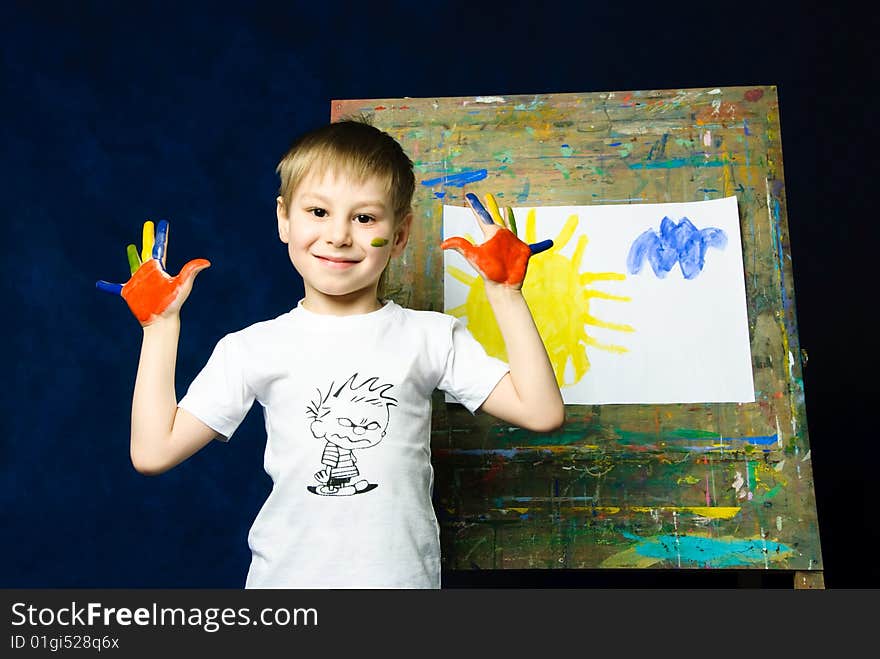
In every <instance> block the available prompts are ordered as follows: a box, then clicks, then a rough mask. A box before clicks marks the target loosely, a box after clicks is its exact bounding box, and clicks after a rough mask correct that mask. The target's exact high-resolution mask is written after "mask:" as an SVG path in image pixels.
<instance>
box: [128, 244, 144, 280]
mask: <svg viewBox="0 0 880 659" xmlns="http://www.w3.org/2000/svg"><path fill="white" fill-rule="evenodd" d="M125 251H126V253H127V254H128V268H129V270H131V274H134V273H136V272H137V270H138V268H140V267H141V257H140V256H138V251H137V247H135V246H134V245H129V246H128V247H126V248H125Z"/></svg>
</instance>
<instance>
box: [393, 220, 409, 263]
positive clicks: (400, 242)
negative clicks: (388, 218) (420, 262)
mask: <svg viewBox="0 0 880 659" xmlns="http://www.w3.org/2000/svg"><path fill="white" fill-rule="evenodd" d="M412 220H413V214H412V212H409V213H407V214H406V216H405V217H404V218H403V220H401V222H400V226H398V227H397V229H396V230H395V231H394V247H392V248H391V256H399V255H400V254H401V253H402V252H403V249H404V248H405V247H406V243H407V241H408V240H409V232H410V229H412Z"/></svg>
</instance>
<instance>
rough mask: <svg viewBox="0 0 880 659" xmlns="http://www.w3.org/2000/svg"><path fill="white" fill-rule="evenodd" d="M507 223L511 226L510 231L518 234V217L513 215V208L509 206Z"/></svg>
mask: <svg viewBox="0 0 880 659" xmlns="http://www.w3.org/2000/svg"><path fill="white" fill-rule="evenodd" d="M507 224H508V225H509V226H510V231H511V233H513V235H514V236H515V235H516V219H515V218H514V217H513V209H512V208H511V207H510V206H508V207H507Z"/></svg>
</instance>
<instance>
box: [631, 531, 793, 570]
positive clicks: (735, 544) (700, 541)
mask: <svg viewBox="0 0 880 659" xmlns="http://www.w3.org/2000/svg"><path fill="white" fill-rule="evenodd" d="M623 535H624V536H626V537H627V538H629V539H630V540H638V541H639V544H637V545H636V546H635V550H636V552H637V553H638V554H639V555H640V556H647V557H648V558H657V559H660V560H665V561H673V562H674V561H678V560H681V561H682V562H683V563H684V562H687V563H695V564H697V565H707V564H708V565H712V566H713V567H735V566H737V565H751V564H754V563H763V562H764V561H765V560H767V559H768V558H769V555H771V554H772V555H777V556H778V555H780V554H786V553H788V552H790V551H791V548H790V547H788V546H786V545H784V544H782V543H779V542H764V541H761V540H722V539H719V538H703V537H692V536H687V535H678V536H675V535H657V536H654V537H652V538H640V537H639V536H637V535H633V534H631V533H626V532H624V534H623Z"/></svg>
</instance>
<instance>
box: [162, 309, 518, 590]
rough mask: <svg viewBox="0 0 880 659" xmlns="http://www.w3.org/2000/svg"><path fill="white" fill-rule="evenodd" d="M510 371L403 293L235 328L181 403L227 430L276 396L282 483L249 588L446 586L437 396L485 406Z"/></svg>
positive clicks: (267, 414)
mask: <svg viewBox="0 0 880 659" xmlns="http://www.w3.org/2000/svg"><path fill="white" fill-rule="evenodd" d="M507 371H508V367H507V365H506V364H505V363H504V362H502V361H500V360H498V359H495V358H493V357H490V356H488V355H487V354H486V352H485V350H484V349H483V347H482V346H481V345H480V344H479V343H477V341H476V340H475V339H474V338H473V336H471V334H470V333H469V332H468V331H467V329H466V328H465V327H464V325H463V324H462V323H461V322H460V321H459V320H457V319H455V318H453V317H452V316H449V315H446V314H442V313H437V312H432V311H413V310H411V309H404V308H402V307H400V306H398V305H397V304H395V303H394V302H390V301H389V302H386V303H385V304H384V306H383V307H382V308H381V309H378V310H377V311H374V312H371V313H367V314H361V315H355V316H328V315H322V314H315V313H313V312H310V311H308V310H306V309H305V308H303V306H302V303H300V305H299V306H297V307H296V308H295V309H293V310H292V311H290V312H288V313H285V314H283V315H281V316H279V317H277V318H275V319H273V320H269V321H265V322H260V323H256V324H254V325H251V326H250V327H248V328H246V329H244V330H241V331H239V332H234V333H232V334H228V335H226V336H225V337H223V338H222V339H221V340H220V341H219V342H218V343H217V346H216V348H215V349H214V352H213V354H212V355H211V357H210V359H209V360H208V363H207V364H206V365H205V367H204V369H202V371H201V372H200V373H199V374H198V376H197V377H196V378H195V380H194V381H193V383H192V384H191V385H190V387H189V390H188V391H187V394H186V396H184V397H183V399H182V400H181V401H180V403H179V406H180V407H182V408H183V409H185V410H187V411H188V412H190V413H191V414H193V415H194V416H196V417H197V418H199V419H201V420H202V421H203V422H204V423H205V424H207V425H208V426H210V427H211V428H213V429H214V430H216V431H217V432H218V433H219V434H220V435H222V436H223V437H225V438H227V439H228V438H229V437H231V436H232V434H233V432H235V430H236V428H238V426H239V424H240V423H241V422H242V420H243V419H244V417H245V415H246V414H247V412H248V410H249V409H250V408H251V405H252V404H253V402H254V400H257V401H259V403H260V404H261V405H262V406H263V414H264V418H265V423H266V434H267V443H266V452H265V457H264V467H265V469H266V473H268V474H269V476H270V477H271V478H272V482H273V487H272V492H271V493H270V494H269V497H268V498H267V500H266V502H265V504H264V505H263V507H262V509H261V510H260V512H259V514H258V515H257V518H256V519H255V520H254V523H253V526H252V527H251V530H250V533H249V534H248V544H249V546H250V548H251V553H252V559H251V566H250V570H249V571H248V576H247V582H246V585H245V587H246V588H439V587H440V538H439V533H440V529H439V525H438V524H437V518H436V516H435V514H434V509H433V506H432V503H431V495H432V488H433V479H434V472H433V469H432V467H431V460H430V458H431V450H430V426H431V396H432V393H433V392H434V390H435V389H440V390H443V391H445V392H447V393H449V394H451V395H452V396H454V397H455V398H456V399H457V400H458V401H459V402H461V403H462V404H463V405H464V406H465V407H466V408H467V409H468V410H470V411H471V412H472V413H473V412H474V411H475V410H476V409H477V408H478V407H479V406H480V405H482V404H483V402H484V401H485V399H486V398H487V397H488V395H489V394H490V393H491V392H492V390H493V389H494V388H495V386H496V385H497V384H498V382H499V381H500V380H501V378H502V377H503V376H504V374H505V373H507Z"/></svg>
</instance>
